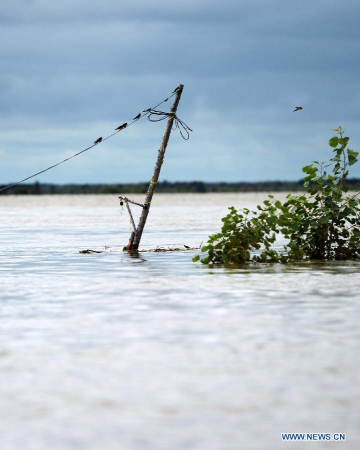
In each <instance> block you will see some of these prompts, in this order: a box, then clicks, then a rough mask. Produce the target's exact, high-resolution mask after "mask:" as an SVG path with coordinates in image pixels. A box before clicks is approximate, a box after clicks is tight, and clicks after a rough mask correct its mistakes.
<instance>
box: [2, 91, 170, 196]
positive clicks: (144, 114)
mask: <svg viewBox="0 0 360 450" xmlns="http://www.w3.org/2000/svg"><path fill="white" fill-rule="evenodd" d="M177 90H178V88H176V89H174V91H173V92H172V93H171V94H170V95H169V96H168V97H167V98H166V99H165V100H162V101H161V102H160V103H158V104H157V105H156V106H154V107H152V108H148V109H146V110H144V111H143V112H142V113H139V114H137V115H136V116H135V117H134V118H133V119H132V121H131V122H129V123H127V122H125V123H123V124H122V125H120V126H118V127H117V128H116V129H115V133H112V134H110V135H109V136H106V137H105V138H103V137H99V138H98V139H96V140H95V141H94V143H93V145H90V147H87V148H85V149H84V150H81V151H79V152H77V153H75V154H74V155H72V156H70V157H69V158H66V159H63V160H62V161H60V162H58V163H56V164H53V165H52V166H50V167H47V168H46V169H44V170H41V171H40V172H37V173H34V174H33V175H30V176H29V177H26V178H24V179H23V180H21V181H17V182H16V183H11V184H8V185H7V186H5V187H2V188H1V189H0V192H2V191H5V190H6V189H9V188H11V187H13V186H17V185H18V184H21V183H23V182H24V181H27V180H30V179H31V178H34V177H36V176H38V175H40V174H42V173H44V172H47V171H48V170H51V169H53V168H54V167H57V166H59V165H60V164H63V163H65V162H66V161H69V160H70V159H73V158H75V157H76V156H78V155H80V154H81V153H85V152H87V151H88V150H91V149H92V148H93V147H95V146H96V145H98V144H100V143H102V142H105V141H106V140H108V139H110V138H111V137H113V136H115V134H118V133H119V132H120V131H122V130H124V129H125V128H128V127H129V126H131V125H132V124H134V123H135V122H137V121H138V120H139V119H141V118H142V117H145V116H147V115H148V114H149V112H150V111H153V110H155V109H156V108H157V107H158V106H160V105H162V104H163V103H165V102H167V101H168V100H169V99H170V98H171V97H173V96H174V95H175V94H176V92H177Z"/></svg>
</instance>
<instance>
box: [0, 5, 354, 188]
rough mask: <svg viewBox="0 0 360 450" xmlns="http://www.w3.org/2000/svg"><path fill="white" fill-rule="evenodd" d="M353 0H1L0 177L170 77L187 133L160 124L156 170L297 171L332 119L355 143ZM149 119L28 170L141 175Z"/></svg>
mask: <svg viewBox="0 0 360 450" xmlns="http://www.w3.org/2000/svg"><path fill="white" fill-rule="evenodd" d="M359 13H360V4H358V2H355V1H345V2H342V3H340V2H335V1H333V0H328V1H323V0H314V1H311V2H309V1H307V2H306V1H305V2H302V3H301V4H300V3H295V2H288V1H287V2H285V1H282V0H274V1H272V2H269V1H265V0H261V1H260V0H256V1H255V0H253V1H242V2H239V1H232V0H225V1H222V2H214V1H209V0H207V1H206V0H200V1H197V2H193V1H189V0H186V1H183V2H181V4H175V3H173V2H168V1H162V0H154V1H152V2H151V3H149V2H147V1H136V2H134V1H122V2H118V1H115V0H114V1H112V0H106V1H103V2H101V3H100V2H85V1H82V0H80V1H77V2H70V1H68V0H66V1H62V2H61V3H60V2H55V1H49V0H47V1H45V0H44V1H39V0H33V1H20V0H16V1H14V2H6V4H5V5H2V8H1V13H0V24H1V26H0V69H1V71H0V89H1V97H0V120H1V122H0V160H1V167H0V182H3V183H5V182H7V181H11V180H16V179H18V178H21V177H22V176H26V175H28V174H29V173H30V172H32V170H34V171H37V170H38V169H42V168H43V166H46V165H47V164H48V163H50V164H51V163H53V162H56V161H57V160H58V159H60V158H62V156H64V155H68V153H69V152H71V151H74V152H76V151H78V150H80V149H82V148H84V147H86V146H87V145H88V144H89V142H92V140H94V139H95V138H97V137H98V136H100V135H106V134H109V133H110V132H111V131H112V130H113V129H114V128H115V127H116V126H117V125H118V124H119V123H121V122H122V121H128V120H129V118H131V117H133V116H134V115H135V114H136V113H137V112H138V111H140V110H141V109H144V108H146V107H148V106H151V105H153V104H156V103H157V101H158V100H161V99H162V98H164V97H165V96H167V95H168V93H169V92H171V91H172V89H173V88H174V87H175V86H176V85H178V84H179V83H180V82H181V83H184V84H185V90H184V95H183V99H182V102H181V106H180V110H179V115H180V117H182V118H183V119H184V120H185V122H187V123H189V125H190V126H191V127H192V128H193V129H194V133H193V135H192V137H191V140H190V141H188V142H184V141H182V140H181V139H180V138H179V136H178V135H174V136H172V139H171V143H170V147H169V152H168V155H167V160H166V164H165V166H164V169H163V176H164V178H167V179H171V180H176V179H178V180H190V179H204V180H224V181H227V180H229V181H234V180H252V179H254V180H259V179H294V178H295V179H296V178H299V177H300V176H301V172H300V167H301V165H302V164H305V163H307V162H308V160H309V159H326V158H327V156H328V155H329V149H328V148H327V145H326V142H327V140H328V138H329V137H330V136H331V132H330V129H331V128H334V127H335V126H337V125H338V124H339V123H341V124H342V125H343V126H345V128H346V129H347V132H348V134H349V135H350V136H351V142H353V146H354V147H355V148H359V147H360V146H359V143H360V139H359V138H360V132H359V131H358V130H359V126H358V125H359V106H360V94H359V90H358V87H357V85H358V78H359V64H360V63H359V61H360V58H359V56H360V55H359V51H360V50H359V49H360V46H359V34H360V32H359V28H358V24H357V18H358V17H359ZM298 104H300V105H302V106H304V110H303V111H301V112H299V113H293V112H292V109H293V107H294V106H295V105H298ZM162 128H163V124H161V125H153V124H148V123H146V124H142V123H139V124H137V125H136V127H135V126H134V127H133V128H132V129H131V130H130V129H129V130H126V133H122V134H121V136H120V135H119V136H116V137H114V139H112V140H109V141H107V142H106V143H104V144H102V146H98V148H95V149H94V150H93V151H92V152H91V154H87V155H86V156H85V155H84V156H81V157H79V159H76V160H73V161H71V162H69V163H68V164H67V165H66V166H65V165H63V166H60V167H59V168H57V169H56V170H54V171H53V172H49V173H48V174H46V175H43V176H42V177H41V179H40V180H41V181H55V182H70V181H72V182H84V181H94V182H95V181H97V182H100V181H102V182H106V181H109V182H110V181H111V182H115V181H119V182H121V181H124V182H125V181H126V182H128V181H139V180H146V179H148V178H149V176H150V175H151V170H152V160H153V159H154V157H155V154H156V148H157V147H158V145H159V140H160V139H161V135H162ZM14 160H15V161H16V162H14ZM139 161H141V164H139ZM353 174H354V176H360V170H357V171H354V172H353Z"/></svg>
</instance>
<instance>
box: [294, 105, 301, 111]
mask: <svg viewBox="0 0 360 450" xmlns="http://www.w3.org/2000/svg"><path fill="white" fill-rule="evenodd" d="M301 110H302V106H295V109H294V111H293V112H295V111H301Z"/></svg>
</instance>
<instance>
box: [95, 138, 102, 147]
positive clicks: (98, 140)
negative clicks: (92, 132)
mask: <svg viewBox="0 0 360 450" xmlns="http://www.w3.org/2000/svg"><path fill="white" fill-rule="evenodd" d="M101 141H102V137H99V139H96V141H94V145H96V144H100V142H101Z"/></svg>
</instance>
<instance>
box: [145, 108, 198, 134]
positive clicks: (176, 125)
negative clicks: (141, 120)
mask: <svg viewBox="0 0 360 450" xmlns="http://www.w3.org/2000/svg"><path fill="white" fill-rule="evenodd" d="M146 112H148V114H149V115H148V116H147V120H149V121H150V122H161V121H162V120H165V119H167V118H169V117H174V122H173V125H172V129H173V130H176V129H178V130H179V131H180V134H181V137H182V138H183V139H185V141H187V140H189V138H190V134H189V131H193V130H192V129H191V128H190V127H189V126H188V125H186V123H185V122H184V121H183V120H181V119H179V117H178V116H177V115H176V114H175V113H171V112H170V113H167V112H164V111H157V110H156V108H151V109H148V110H147V111H146ZM152 116H155V117H158V118H157V119H155V118H152ZM183 133H184V134H183Z"/></svg>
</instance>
